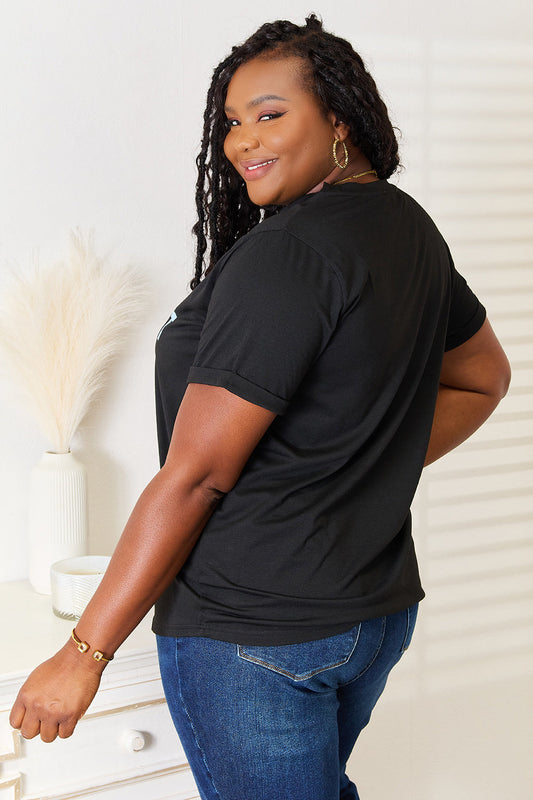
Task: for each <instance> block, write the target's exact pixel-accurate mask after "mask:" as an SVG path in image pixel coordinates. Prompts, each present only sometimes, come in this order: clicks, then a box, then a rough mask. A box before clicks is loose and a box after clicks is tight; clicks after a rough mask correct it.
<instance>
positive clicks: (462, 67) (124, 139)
mask: <svg viewBox="0 0 533 800" xmlns="http://www.w3.org/2000/svg"><path fill="white" fill-rule="evenodd" d="M309 10H311V8H310V4H309V3H308V2H305V3H304V2H300V0H298V2H291V3H289V4H287V2H279V1H278V0H272V2H270V4H269V6H268V14H265V11H264V8H263V7H259V6H253V7H252V6H250V4H249V3H244V2H242V0H231V2H230V4H229V6H224V5H222V4H219V5H217V6H216V7H210V8H209V9H207V7H205V6H202V7H200V6H199V5H198V6H196V5H193V4H191V3H180V2H171V0H154V1H150V0H144V1H143V0H105V1H104V0H93V1H92V2H89V0H85V1H83V0H63V1H62V2H60V1H59V0H33V1H32V0H18V1H17V2H11V3H9V4H7V3H6V4H3V5H2V7H1V8H0V76H1V77H0V82H1V84H0V86H1V93H0V102H1V106H0V108H1V111H0V142H1V143H2V144H1V148H0V290H1V282H2V274H1V273H2V272H3V271H4V270H5V267H6V265H11V266H16V265H17V264H26V263H28V262H29V261H30V259H31V258H32V257H33V256H34V254H35V253H38V254H39V255H40V258H41V260H42V261H46V260H48V259H52V258H56V257H57V256H59V255H61V254H62V253H63V251H64V249H65V247H66V241H67V234H68V231H69V229H70V228H72V227H75V226H80V227H81V228H83V229H89V228H94V230H95V232H96V237H97V243H98V244H99V245H100V247H101V249H102V250H108V249H109V248H111V249H113V251H114V253H115V258H116V259H117V260H118V261H129V262H132V263H135V264H136V265H138V266H139V267H140V268H141V269H142V270H143V271H144V272H145V273H146V275H147V276H148V277H149V278H150V281H151V283H152V286H153V289H154V291H153V298H152V301H151V304H150V307H149V308H148V309H147V314H146V318H145V320H144V322H143V324H142V325H141V326H140V327H139V330H138V331H137V332H136V333H135V334H134V335H133V336H132V338H131V340H130V344H129V347H128V349H127V352H126V353H125V355H124V356H123V357H122V358H121V360H120V361H119V362H118V364H117V365H116V366H115V368H114V370H113V372H112V374H111V379H110V382H109V385H108V388H107V390H106V391H105V393H104V395H103V396H102V398H101V401H100V403H99V404H98V406H97V408H95V409H94V411H93V412H91V414H90V416H89V418H88V419H87V421H86V424H85V425H84V426H83V430H82V431H81V433H80V436H79V437H78V439H77V442H76V452H77V453H78V454H79V456H80V458H81V459H82V460H83V461H84V462H85V464H86V465H87V467H88V470H89V487H90V524H91V534H90V535H91V550H92V551H93V552H101V553H107V552H110V551H111V550H112V548H113V546H114V543H115V542H116V540H117V538H118V536H119V534H120V531H121V527H122V525H123V524H124V522H125V520H126V518H127V515H128V513H129V511H130V509H131V506H132V504H133V503H134V501H135V499H136V496H137V495H138V493H139V492H140V490H141V489H142V488H143V486H144V484H145V483H146V482H147V480H148V479H149V478H150V477H151V475H152V474H153V472H154V471H155V470H156V468H157V458H156V444H155V426H154V419H153V417H154V409H153V398H152V372H153V356H152V354H153V340H154V337H155V333H156V331H157V330H158V328H159V326H160V324H161V323H162V322H163V321H164V319H165V318H166V316H167V315H168V312H169V310H170V309H171V308H172V307H174V305H176V304H177V302H178V301H179V300H180V299H181V298H182V297H183V296H184V295H185V294H186V291H187V282H188V279H189V277H190V273H191V253H192V244H191V240H190V236H189V233H188V231H189V229H190V227H191V225H192V223H193V221H194V217H193V200H192V198H193V180H194V171H193V159H194V155H195V153H196V149H197V143H198V140H199V136H200V127H201V113H202V108H203V102H204V96H205V90H206V87H207V83H208V80H209V76H210V72H211V70H212V68H213V67H214V66H215V64H216V63H217V62H218V60H219V59H220V58H222V57H223V56H224V55H225V54H226V52H227V50H228V49H229V47H230V46H231V45H232V44H233V43H234V42H235V41H238V40H241V39H243V38H245V37H246V35H247V34H248V33H249V32H251V31H252V30H254V29H255V28H256V27H257V26H258V25H259V24H260V23H261V22H263V21H264V20H265V19H266V18H269V19H275V18H278V17H286V16H289V17H290V18H292V19H294V20H296V21H301V20H302V19H303V17H304V15H305V14H306V13H307V12H308V11H309ZM314 10H315V11H317V12H318V13H322V14H323V16H324V20H325V24H326V26H327V27H329V28H330V29H331V30H333V31H334V32H335V33H338V34H340V35H345V36H346V37H347V38H349V39H350V40H351V41H352V42H353V43H354V45H355V46H356V48H358V49H359V50H360V52H361V53H362V54H363V55H364V56H365V57H366V58H367V60H368V62H369V64H370V66H371V67H372V69H373V71H374V74H375V76H376V78H377V80H378V83H379V85H380V86H381V88H382V91H383V93H384V95H385V97H386V100H387V102H388V104H389V107H390V110H391V114H392V116H393V119H394V121H395V123H396V124H397V125H398V126H399V127H400V128H401V129H402V132H403V140H402V154H403V162H404V164H405V166H406V170H405V172H404V173H402V174H401V175H400V177H399V179H398V182H399V185H400V186H402V187H404V188H406V189H407V190H408V191H411V192H412V193H414V194H415V195H416V196H417V198H418V199H419V200H420V201H421V202H422V204H423V205H425V206H426V207H427V208H428V210H429V211H430V212H431V213H432V214H433V216H434V218H435V219H436V221H437V223H438V224H439V225H440V227H441V229H442V230H443V232H444V233H445V235H446V237H447V239H448V241H449V243H450V246H451V248H452V251H453V253H454V255H455V258H456V262H457V264H458V266H459V267H460V269H461V271H462V272H464V274H465V275H466V276H467V278H468V280H469V281H470V283H471V284H472V286H473V287H474V289H475V290H476V291H477V292H478V293H479V294H480V296H481V297H482V299H483V300H484V302H485V303H486V305H487V307H488V310H489V315H490V317H491V320H492V321H493V323H494V326H495V327H496V330H497V332H498V334H499V335H500V337H501V338H502V340H503V342H504V344H505V346H506V348H507V349H508V351H509V354H510V356H511V359H512V362H513V367H514V382H513V389H512V391H511V393H510V395H509V397H508V398H506V400H505V401H504V403H503V404H502V405H501V407H500V409H499V410H498V412H497V414H496V415H495V417H494V419H493V420H492V421H491V422H490V423H489V424H488V425H487V426H486V427H485V428H484V429H483V430H482V431H481V432H480V433H479V434H477V435H476V437H475V438H474V439H473V440H472V441H471V442H470V443H468V444H467V445H465V446H464V447H463V448H461V449H460V451H459V452H457V453H456V454H452V455H451V456H449V457H448V458H447V459H445V460H444V461H443V462H442V463H441V464H437V465H435V466H434V467H432V468H431V469H430V470H428V472H427V475H426V476H425V477H424V480H423V483H422V485H421V487H420V491H419V496H418V498H417V502H416V506H415V522H416V539H417V545H418V550H419V555H420V561H421V567H422V572H423V576H424V583H425V587H426V590H427V594H428V598H427V599H426V601H424V603H423V606H422V610H421V614H420V623H419V627H418V631H417V634H416V635H415V641H414V643H413V645H412V648H411V651H410V652H409V654H408V656H407V657H406V658H405V660H404V662H403V663H402V664H401V665H400V666H399V667H398V670H397V672H396V674H395V675H393V676H392V677H391V681H390V686H389V687H388V690H387V693H386V695H385V697H384V698H383V700H382V703H381V705H380V706H379V707H378V708H377V709H376V712H375V716H374V720H373V722H372V724H371V726H370V727H369V729H368V730H367V731H365V733H364V734H363V736H362V737H361V741H360V743H359V746H358V748H357V751H356V753H355V754H354V756H353V759H352V762H351V770H352V774H353V775H354V778H355V779H356V780H357V781H358V784H359V787H360V790H361V794H362V797H364V798H368V800H371V798H376V800H378V798H382V797H392V796H394V797H395V798H397V799H398V800H445V798H446V800H448V798H449V797H453V798H454V800H463V798H464V800H482V799H483V800H500V798H501V797H513V800H529V798H530V797H531V796H532V794H533V769H532V761H531V758H530V757H529V749H530V745H531V741H532V734H533V725H532V722H531V720H532V719H533V694H532V689H531V685H532V681H531V673H532V671H533V646H532V634H531V629H532V626H531V618H532V616H533V580H532V577H533V549H532V544H531V532H532V531H533V508H532V500H531V496H532V492H531V488H532V484H533V425H532V418H533V410H532V409H533V403H532V394H533V377H532V375H533V373H532V368H533V359H532V357H531V352H532V344H533V335H532V330H533V328H532V326H531V318H532V308H533V304H532V302H531V300H532V296H533V268H532V263H533V259H532V256H533V235H532V225H531V218H532V211H533V158H532V155H531V154H532V145H533V116H532V108H533V55H531V44H532V39H533V7H532V6H530V5H527V4H524V3H523V2H522V0H510V2H506V3H505V4H499V3H496V2H495V0H485V2H480V0H464V1H463V2H461V3H459V2H446V3H443V2H442V3H439V4H438V6H435V5H434V4H431V3H428V2H423V0H399V1H398V2H392V0H390V1H388V0H374V2H373V3H364V4H363V3H361V4H354V3H353V2H348V1H347V0H337V2H336V3H331V4H327V5H326V4H314ZM0 439H1V442H2V448H1V451H0V504H1V508H2V522H1V528H0V553H1V559H0V580H4V581H5V580H16V579H22V578H24V577H25V575H26V547H25V538H26V500H27V483H28V475H29V470H30V468H31V466H32V465H33V464H34V463H36V462H37V460H38V459H39V457H40V454H41V452H42V450H43V449H45V448H46V446H47V443H46V442H44V441H43V440H42V439H41V437H40V435H39V433H38V431H36V429H35V428H34V427H33V424H32V422H31V420H30V419H29V418H28V417H27V416H26V415H25V413H24V411H23V410H22V409H21V408H19V407H18V404H17V403H14V402H12V398H11V389H10V387H9V384H8V383H7V382H6V380H5V379H3V380H1V382H0Z"/></svg>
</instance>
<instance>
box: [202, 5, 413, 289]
mask: <svg viewBox="0 0 533 800" xmlns="http://www.w3.org/2000/svg"><path fill="white" fill-rule="evenodd" d="M257 56H261V57H264V58H275V59H278V58H286V57H290V56H297V57H299V58H301V59H302V60H303V66H304V70H303V79H304V81H305V85H306V88H308V89H309V91H311V92H312V93H313V94H314V95H315V97H316V98H317V100H318V102H319V103H320V105H321V106H322V108H323V110H324V113H325V114H327V113H328V112H329V111H333V112H334V113H335V115H336V116H337V118H338V119H339V121H342V122H344V123H345V124H346V125H347V126H348V127H349V129H350V138H351V140H352V142H353V144H354V145H356V146H357V147H359V149H360V150H361V152H362V153H363V154H364V155H365V156H366V157H367V159H368V160H369V161H370V163H371V165H372V167H373V169H375V170H376V172H377V175H378V177H379V178H388V177H390V176H391V175H392V174H393V172H394V171H395V170H396V168H397V167H398V165H399V157H398V143H397V140H396V136H395V134H394V129H393V127H392V124H391V122H390V120H389V117H388V113H387V108H386V106H385V103H384V102H383V100H382V99H381V97H380V95H379V92H378V90H377V87H376V84H375V82H374V79H373V78H372V76H371V75H370V74H369V73H368V72H367V70H366V68H365V65H364V62H363V60H362V59H361V57H360V56H359V55H358V53H356V52H355V51H354V49H353V48H352V46H351V44H350V43H349V42H347V41H346V40H345V39H341V38H339V37H338V36H334V35H333V34H331V33H327V32H326V31H324V30H323V28H322V23H321V21H320V20H319V19H318V18H317V17H316V16H315V14H311V15H310V16H309V17H307V19H306V21H305V25H303V26H301V27H300V26H298V25H295V24H294V23H292V22H288V21H286V20H278V21H276V22H269V23H265V24H264V25H262V26H261V27H260V28H259V29H258V30H257V31H256V32H255V33H254V34H252V36H250V37H249V38H248V39H247V40H246V41H245V42H244V43H243V44H241V45H237V46H235V47H234V48H233V49H232V51H231V53H230V54H229V56H227V58H225V59H224V60H223V61H222V62H221V63H220V64H219V65H218V67H216V69H215V71H214V73H213V78H212V81H211V85H210V87H209V91H208V93H207V103H206V109H205V113H204V128H203V135H202V144H201V149H200V153H199V154H198V156H197V159H196V165H197V167H198V179H197V182H196V209H197V214H198V220H197V222H196V224H195V225H194V227H193V234H194V235H195V236H196V239H197V250H196V264H195V275H194V278H193V279H192V281H191V284H190V285H191V289H194V288H195V287H196V286H197V285H198V284H199V283H200V280H201V278H202V276H203V274H204V273H206V272H209V270H210V269H211V268H212V267H213V266H214V264H215V263H216V262H217V261H218V259H219V258H221V256H222V255H224V253H225V252H227V250H229V249H230V247H231V246H232V245H233V244H234V243H235V242H236V241H237V239H239V238H240V237H241V236H243V235H244V234H245V233H247V232H248V231H249V230H251V229H252V228H253V227H254V226H255V225H256V224H257V223H258V222H260V221H261V219H263V218H265V217H268V216H271V215H272V214H275V213H277V211H279V208H280V207H279V206H270V207H267V208H260V207H258V206H256V205H254V204H253V203H252V202H251V200H250V199H249V197H248V193H247V191H246V184H245V183H244V181H243V180H242V179H241V178H240V176H239V175H238V173H237V172H236V170H235V169H234V167H233V166H232V165H231V163H230V162H229V161H228V160H227V159H226V157H225V155H224V149H223V148H224V139H225V137H226V134H227V122H226V117H225V114H224V105H225V100H226V93H227V90H228V86H229V83H230V81H231V78H232V77H233V75H234V73H235V72H236V70H237V69H238V68H239V67H240V66H241V65H242V64H244V63H246V62H247V61H250V60H251V59H253V58H256V57H257ZM208 241H209V242H210V244H211V246H210V252H209V258H208V261H207V269H204V267H205V264H204V262H205V261H206V258H205V256H206V251H207V249H208V246H207V243H208Z"/></svg>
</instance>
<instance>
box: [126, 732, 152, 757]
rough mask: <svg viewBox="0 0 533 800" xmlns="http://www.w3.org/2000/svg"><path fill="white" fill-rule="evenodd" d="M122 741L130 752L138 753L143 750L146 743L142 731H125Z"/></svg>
mask: <svg viewBox="0 0 533 800" xmlns="http://www.w3.org/2000/svg"><path fill="white" fill-rule="evenodd" d="M120 743H121V744H122V746H123V747H125V748H126V750H129V751H130V753H136V752H138V751H139V750H142V749H143V747H144V745H145V744H146V742H145V739H144V736H143V734H142V733H141V732H140V731H124V733H123V734H122V736H121V737H120Z"/></svg>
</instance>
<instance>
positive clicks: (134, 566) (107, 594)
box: [10, 384, 275, 742]
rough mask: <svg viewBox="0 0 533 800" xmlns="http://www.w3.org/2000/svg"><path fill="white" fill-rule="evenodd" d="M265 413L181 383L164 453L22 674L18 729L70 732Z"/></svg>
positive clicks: (266, 421) (258, 432)
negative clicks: (81, 646)
mask: <svg viewBox="0 0 533 800" xmlns="http://www.w3.org/2000/svg"><path fill="white" fill-rule="evenodd" d="M274 417H275V414H274V413H273V412H271V411H267V410H266V409H264V408H261V407H260V406H256V405H254V404H252V403H249V402H247V401H246V400H243V399H241V398H240V397H237V396H236V395H234V394H232V393H230V392H228V391H226V390H225V389H222V388H220V387H214V386H205V385H200V384H190V385H189V386H188V387H187V391H186V393H185V396H184V398H183V401H182V403H181V406H180V410H179V413H178V416H177V419H176V423H175V426H174V431H173V434H172V442H171V445H170V449H169V453H168V456H167V460H166V463H165V465H164V466H163V468H162V469H161V470H160V471H159V472H158V473H157V475H156V476H155V477H154V478H153V480H152V481H151V482H150V483H149V484H148V486H147V487H146V489H145V490H144V492H143V493H142V495H141V496H140V498H139V500H138V502H137V504H136V506H135V508H134V510H133V512H132V514H131V516H130V518H129V520H128V523H127V525H126V527H125V529H124V532H123V534H122V536H121V538H120V541H119V543H118V545H117V547H116V549H115V552H114V554H113V557H112V559H111V562H110V564H109V566H108V568H107V570H106V573H105V575H104V577H103V579H102V582H101V584H100V586H99V587H98V590H97V591H96V593H95V594H94V596H93V598H92V600H91V601H90V603H89V605H88V606H87V608H86V610H85V611H84V613H83V616H82V617H81V618H80V620H79V622H78V624H77V625H76V633H77V635H78V637H79V638H80V639H81V640H83V641H85V642H88V643H89V644H90V646H91V649H90V651H89V652H88V653H85V654H81V653H79V652H78V651H77V649H76V645H75V643H74V641H73V640H69V641H68V642H67V643H66V644H65V645H64V647H63V648H62V649H61V650H60V651H59V652H58V653H56V655H55V656H53V657H52V658H51V659H49V660H48V661H46V662H44V664H41V665H40V666H39V667H38V668H37V669H36V670H35V671H34V672H33V673H32V674H31V675H30V677H29V678H28V680H27V681H26V683H25V684H24V686H23V687H22V689H21V690H20V692H19V695H18V697H17V700H16V702H15V704H14V706H13V709H12V711H11V716H10V722H11V724H12V725H13V727H15V728H19V729H20V730H21V732H22V735H23V736H24V737H25V738H33V737H34V736H37V735H38V734H40V735H41V738H42V739H43V741H46V742H51V741H53V740H54V739H55V738H56V736H60V737H61V738H65V737H67V736H70V735H71V734H72V732H73V730H74V728H75V726H76V723H77V722H78V720H79V718H80V717H81V716H82V715H83V714H84V713H85V711H86V710H87V708H88V706H89V704H90V703H91V701H92V699H93V697H94V695H95V693H96V691H97V689H98V686H99V682H100V676H101V673H102V671H103V668H104V666H105V662H101V661H100V662H98V661H95V660H94V659H93V658H92V657H91V656H92V653H93V651H94V650H95V649H98V650H100V651H101V652H102V653H104V655H111V654H112V653H114V652H115V650H116V649H117V647H118V646H119V645H120V644H121V643H122V642H123V641H124V640H125V639H126V638H127V636H128V635H129V634H130V633H131V631H132V630H133V629H134V628H135V627H136V626H137V624H138V623H139V622H140V621H141V619H142V618H143V617H144V616H145V614H146V613H147V612H148V611H149V609H150V608H151V607H152V605H153V604H154V602H155V601H156V600H157V598H158V597H159V596H160V595H161V594H162V592H163V591H164V590H165V589H166V587H167V586H168V585H169V584H170V582H171V581H172V579H173V578H174V576H175V575H176V574H177V573H178V572H179V570H180V568H181V567H182V565H183V563H184V562H185V560H186V559H187V556H188V555H189V553H190V552H191V550H192V548H193V547H194V544H195V542H196V540H197V539H198V537H199V535H200V533H201V531H202V530H203V528H204V526H205V524H206V522H207V521H208V519H209V517H210V516H211V514H212V513H213V510H214V508H215V507H216V504H217V502H218V500H219V499H220V497H222V496H223V495H224V494H225V493H227V492H228V491H229V490H230V489H231V488H232V487H233V486H234V484H235V483H236V481H237V479H238V477H239V475H240V473H241V471H242V469H243V467H244V465H245V464H246V461H247V460H248V458H249V457H250V455H251V454H252V452H253V450H254V448H255V447H256V445H257V444H258V442H259V441H260V439H261V438H262V436H263V434H264V433H265V432H266V430H267V429H268V427H269V425H270V424H271V422H272V421H273V419H274Z"/></svg>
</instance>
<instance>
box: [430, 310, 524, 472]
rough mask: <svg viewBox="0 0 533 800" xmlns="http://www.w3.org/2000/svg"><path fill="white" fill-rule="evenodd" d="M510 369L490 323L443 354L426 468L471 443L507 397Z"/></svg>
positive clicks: (484, 324) (486, 323) (486, 322)
mask: <svg viewBox="0 0 533 800" xmlns="http://www.w3.org/2000/svg"><path fill="white" fill-rule="evenodd" d="M510 380H511V368H510V366H509V362H508V360H507V357H506V355H505V353H504V352H503V350H502V347H501V345H500V343H499V341H498V339H497V338H496V336H495V334H494V331H493V330H492V328H491V326H490V323H489V322H488V320H485V322H484V323H483V325H482V326H481V328H480V329H479V331H478V332H477V333H476V334H474V336H472V338H471V339H468V341H466V342H465V343H464V344H462V345H460V346H459V347H456V348H454V349H453V350H449V351H448V352H447V353H445V354H444V359H443V362H442V369H441V375H440V387H439V393H438V396H437V405H436V407H435V414H434V417H433V426H432V429H431V437H430V440H429V446H428V450H427V454H426V460H425V466H427V465H428V464H431V463H432V462H433V461H436V460H437V459H438V458H440V457H441V456H443V455H445V454H446V453H448V452H449V451H450V450H453V449H454V447H457V446H458V445H460V444H461V443H462V442H464V441H465V439H468V437H469V436H471V435H472V434H473V433H474V431H476V430H477V429H478V428H479V427H480V426H481V425H482V424H483V422H485V420H486V419H487V418H488V417H489V416H490V415H491V414H492V412H493V411H494V409H495V408H496V406H497V405H498V403H499V402H500V400H501V399H502V398H503V397H505V395H506V393H507V389H508V388H509V382H510Z"/></svg>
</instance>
